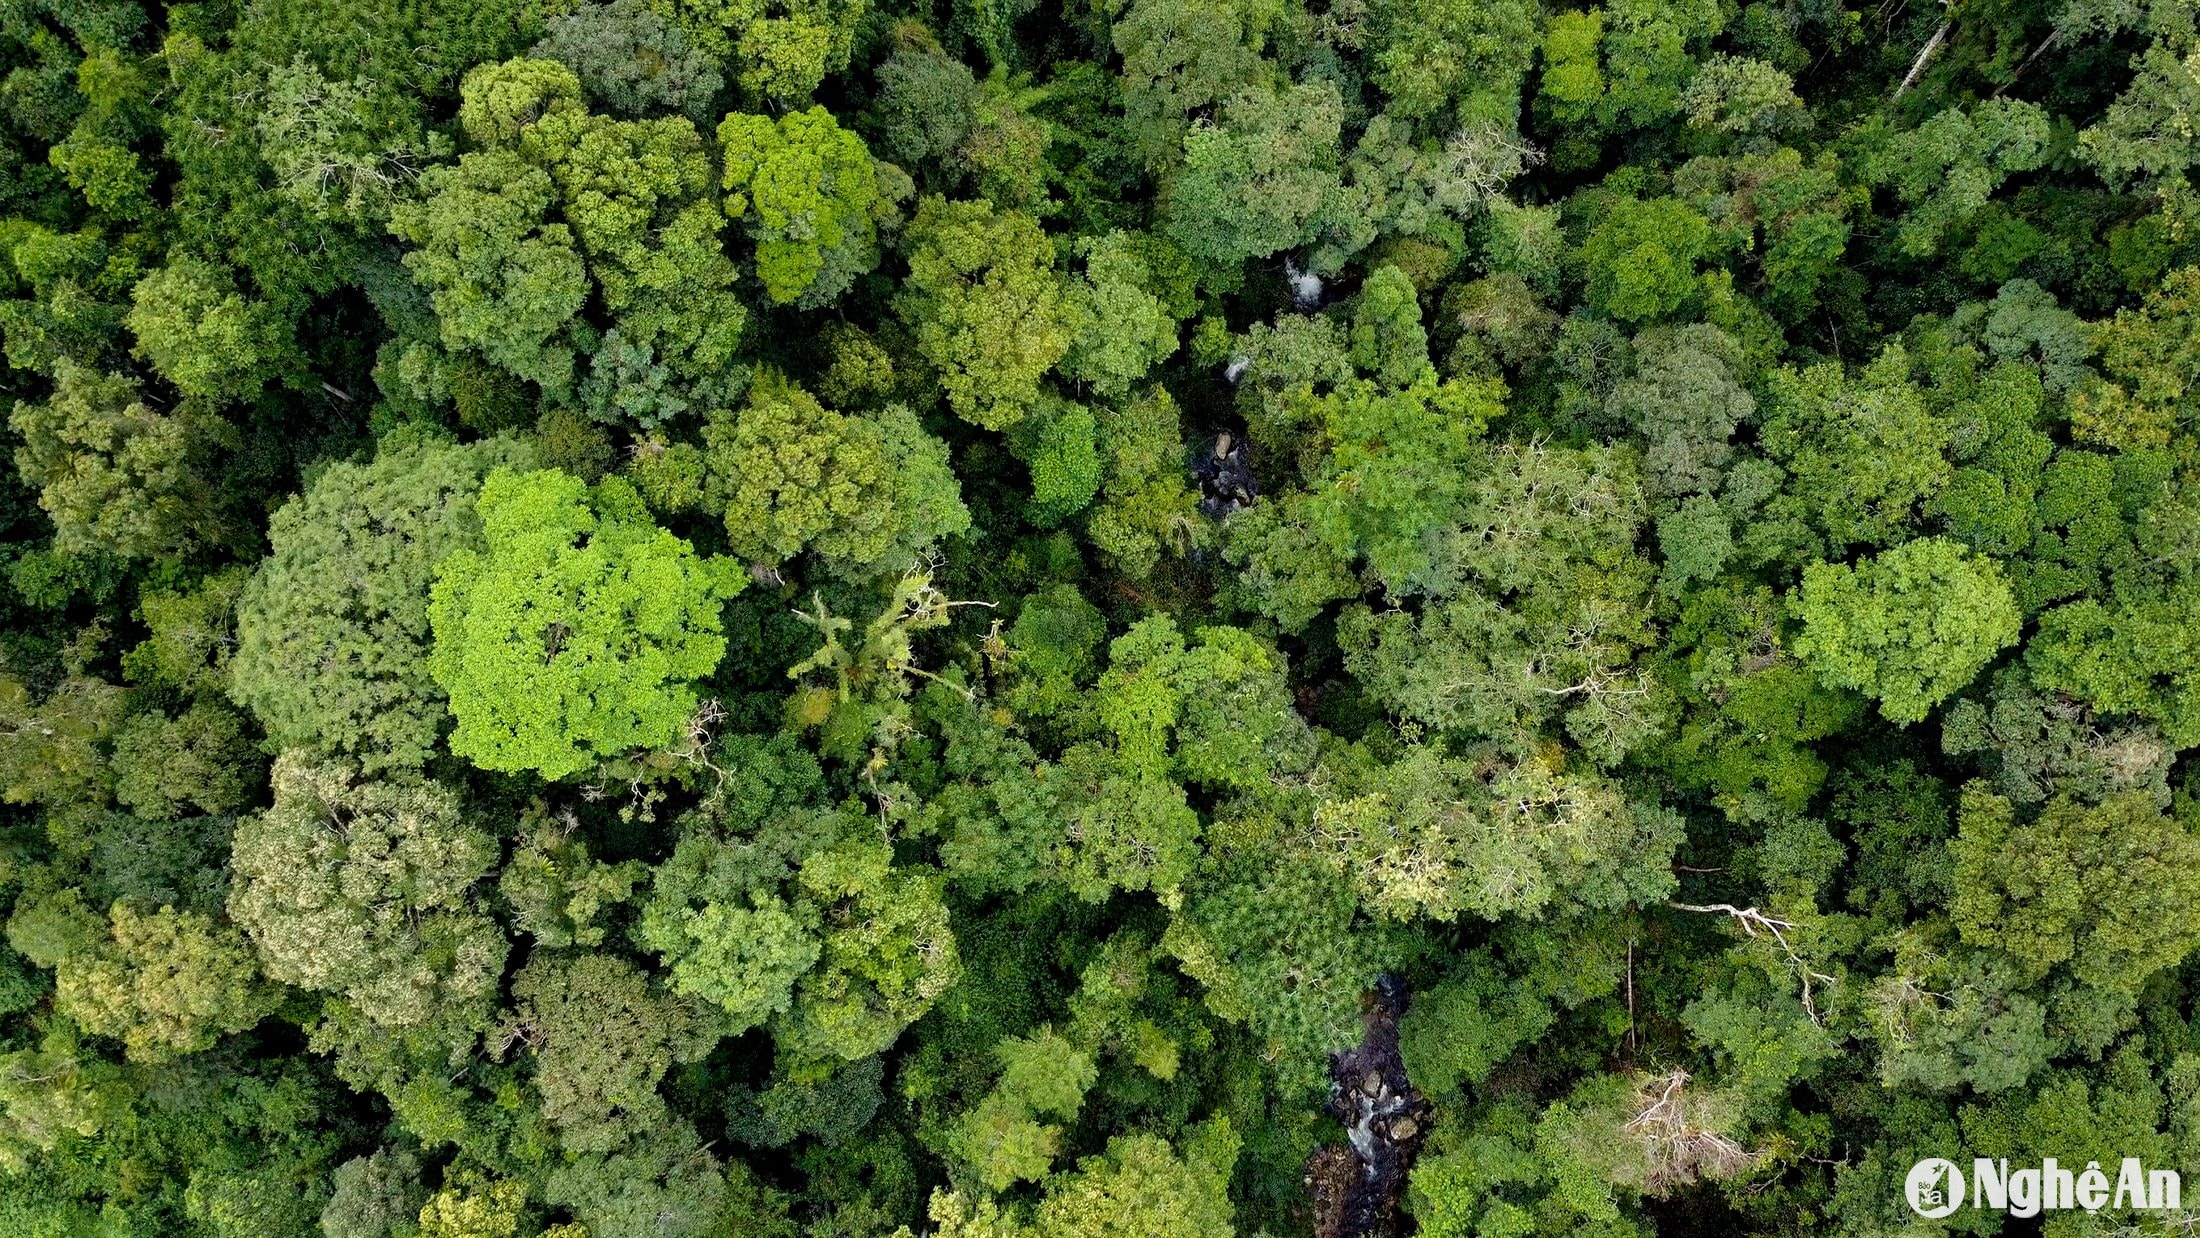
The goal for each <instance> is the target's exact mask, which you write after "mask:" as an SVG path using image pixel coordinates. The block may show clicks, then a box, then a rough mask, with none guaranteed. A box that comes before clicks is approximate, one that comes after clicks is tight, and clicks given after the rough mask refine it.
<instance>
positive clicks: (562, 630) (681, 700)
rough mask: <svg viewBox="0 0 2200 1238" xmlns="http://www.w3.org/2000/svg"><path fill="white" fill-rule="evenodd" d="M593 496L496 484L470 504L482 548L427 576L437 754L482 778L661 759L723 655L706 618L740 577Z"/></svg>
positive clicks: (635, 512) (615, 494) (614, 492)
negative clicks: (446, 707)
mask: <svg viewBox="0 0 2200 1238" xmlns="http://www.w3.org/2000/svg"><path fill="white" fill-rule="evenodd" d="M606 486H607V489H606V491H605V492H604V493H603V494H601V495H599V496H597V503H596V504H595V505H593V506H592V505H591V501H590V494H589V490H588V487H587V485H586V484H585V483H583V482H582V481H581V480H580V479H579V478H577V477H573V476H571V475H569V474H566V473H562V472H559V471H558V470H556V469H544V470H539V471H536V472H532V473H514V472H511V471H509V470H504V469H500V470H498V471H497V472H495V473H493V474H491V475H490V477H489V480H488V482H487V483H486V484H485V485H484V486H483V487H482V492H481V499H480V502H479V510H480V513H481V518H482V523H483V526H484V528H485V530H486V533H487V549H486V550H484V551H476V550H473V549H471V548H466V549H461V550H458V551H456V552H454V553H453V554H452V555H451V556H450V557H449V558H446V559H445V560H444V561H443V563H442V565H441V567H440V569H439V571H438V576H437V580H436V583H435V589H434V592H433V594H432V600H431V601H430V603H429V607H428V618H429V622H430V624H431V625H432V627H433V628H434V631H435V652H434V654H433V655H432V656H431V657H430V659H429V671H430V673H431V674H433V675H434V676H435V679H436V682H437V683H439V684H441V685H442V686H443V689H444V691H446V692H448V693H449V694H450V698H451V712H452V714H453V715H454V716H456V718H457V719H458V728H457V730H456V731H454V732H453V733H452V735H451V750H452V751H453V752H454V753H457V754H458V755H460V756H463V757H466V758H468V759H470V760H472V761H473V762H474V763H475V764H477V765H480V766H481V767H483V768H484V769H494V770H502V771H507V772H516V771H519V770H534V771H536V772H538V773H540V774H541V775H542V776H543V777H545V778H553V779H555V778H562V777H564V776H566V775H568V774H573V773H578V772H579V771H581V770H583V769H586V768H588V767H589V766H591V765H593V764H595V763H596V762H597V761H598V760H600V759H602V758H605V757H611V756H617V755H619V754H621V753H625V752H629V751H632V750H634V749H637V748H661V747H664V746H666V745H669V744H671V743H672V742H673V741H674V740H675V739H676V738H677V737H678V735H679V733H680V728H681V727H682V725H683V724H685V723H686V721H687V720H688V717H689V716H690V715H691V714H692V713H694V711H695V707H696V705H697V703H698V697H697V694H696V691H695V688H694V681H695V680H697V679H700V678H702V677H703V676H705V675H708V674H709V673H710V672H711V671H712V669H714V668H715V667H716V666H717V665H718V660H719V659H720V658H721V657H723V656H724V655H725V651H726V642H725V638H724V637H723V636H721V635H719V625H720V618H719V613H718V607H719V605H720V603H722V602H723V601H724V600H725V599H727V598H729V597H731V596H732V595H733V594H734V593H735V592H737V591H738V590H739V588H740V585H741V583H742V581H743V579H744V577H743V576H742V575H740V574H739V573H738V572H736V571H734V570H732V565H731V564H730V563H726V562H723V561H710V562H706V561H704V560H703V559H702V558H700V557H699V556H697V555H696V553H695V551H694V549H693V548H692V547H690V546H689V545H688V543H687V542H685V541H684V540H682V539H680V538H677V537H674V536H673V535H672V534H670V533H668V532H666V531H665V530H663V529H660V528H657V527H656V526H655V525H653V524H651V523H649V521H648V519H647V517H646V515H643V514H642V513H641V502H640V499H639V498H638V497H636V496H634V495H633V492H632V490H631V488H629V487H627V486H625V484H624V483H623V482H619V481H617V480H616V479H614V480H613V481H611V482H608V483H606ZM622 492H623V493H622ZM622 497H623V498H626V499H631V502H630V503H627V502H621V501H620V500H621V498H622ZM599 507H600V508H603V509H607V510H604V511H603V513H602V514H599V511H598V508H599ZM622 509H624V510H622Z"/></svg>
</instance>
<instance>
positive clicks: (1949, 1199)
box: [1903, 1156, 1963, 1221]
mask: <svg viewBox="0 0 2200 1238" xmlns="http://www.w3.org/2000/svg"><path fill="white" fill-rule="evenodd" d="M1904 1186H1905V1189H1904V1192H1903V1193H1904V1194H1905V1195H1906V1196H1908V1198H1909V1201H1910V1211H1912V1212H1915V1213H1916V1214H1917V1215H1919V1216H1921V1217H1924V1218H1925V1219H1927V1220H1929V1221H1937V1220H1939V1219H1940V1218H1941V1217H1944V1216H1947V1215H1948V1214H1950V1213H1952V1212H1954V1211H1955V1210H1956V1209H1957V1208H1960V1207H1962V1206H1963V1171H1962V1170H1960V1169H1957V1168H1956V1163H1955V1162H1954V1161H1949V1160H1943V1159H1941V1158H1940V1157H1937V1156H1934V1157H1928V1158H1926V1159H1925V1160H1922V1161H1919V1162H1918V1163H1917V1164H1915V1165H1912V1166H1911V1167H1910V1179H1909V1181H1908V1182H1907V1183H1905V1184H1904Z"/></svg>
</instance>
